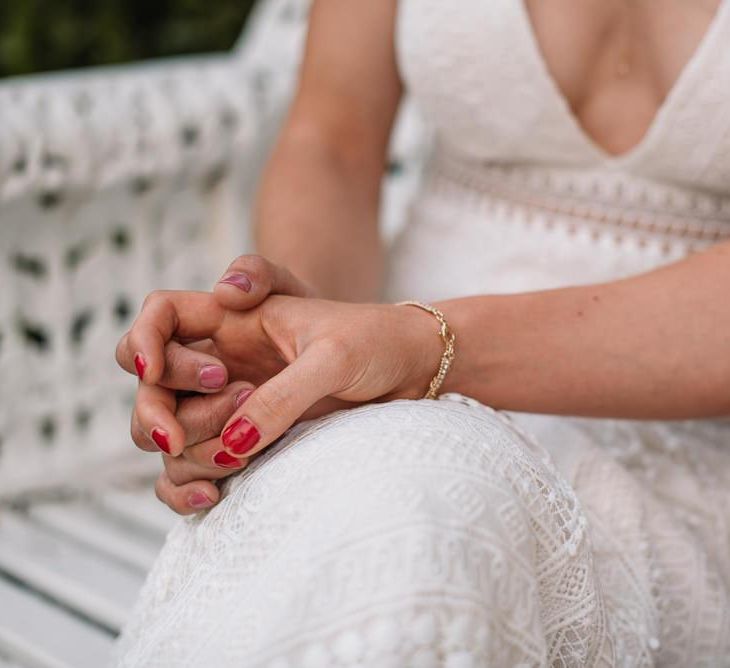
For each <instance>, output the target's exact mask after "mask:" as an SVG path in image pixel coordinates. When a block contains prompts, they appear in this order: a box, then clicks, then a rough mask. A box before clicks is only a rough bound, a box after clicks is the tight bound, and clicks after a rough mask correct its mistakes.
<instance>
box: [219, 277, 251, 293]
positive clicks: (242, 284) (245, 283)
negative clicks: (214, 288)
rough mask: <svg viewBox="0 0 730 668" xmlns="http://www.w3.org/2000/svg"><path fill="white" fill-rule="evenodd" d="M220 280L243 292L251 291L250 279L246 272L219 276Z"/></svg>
mask: <svg viewBox="0 0 730 668" xmlns="http://www.w3.org/2000/svg"><path fill="white" fill-rule="evenodd" d="M220 282H221V283H227V284H228V285H233V286H235V287H237V288H238V289H239V290H243V291H244V292H251V288H252V287H253V283H251V279H250V278H249V277H248V276H246V274H228V276H224V277H223V278H221V280H220Z"/></svg>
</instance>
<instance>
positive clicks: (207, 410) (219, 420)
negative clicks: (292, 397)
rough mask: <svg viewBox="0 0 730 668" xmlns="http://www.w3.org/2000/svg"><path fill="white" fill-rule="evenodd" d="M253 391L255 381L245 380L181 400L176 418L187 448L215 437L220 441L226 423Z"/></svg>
mask: <svg viewBox="0 0 730 668" xmlns="http://www.w3.org/2000/svg"><path fill="white" fill-rule="evenodd" d="M253 390H254V386H253V385H252V384H251V383H246V382H242V381H241V382H235V383H231V384H230V385H228V386H227V387H226V388H225V389H224V390H223V391H222V392H218V393H216V394H206V395H201V396H195V397H189V398H186V399H178V402H177V413H176V415H175V417H176V419H177V421H178V423H179V424H180V426H181V427H182V429H183V432H184V434H185V436H184V444H183V445H184V446H185V448H188V449H189V446H192V445H194V444H196V443H200V442H201V441H205V440H207V439H210V438H214V437H215V438H216V440H218V436H219V435H220V433H221V429H223V426H224V425H225V424H226V422H227V421H228V419H229V418H230V417H231V415H233V413H234V412H235V411H236V409H237V408H239V407H240V406H241V405H242V404H243V402H244V401H246V399H247V398H248V397H249V396H250V394H251V392H253Z"/></svg>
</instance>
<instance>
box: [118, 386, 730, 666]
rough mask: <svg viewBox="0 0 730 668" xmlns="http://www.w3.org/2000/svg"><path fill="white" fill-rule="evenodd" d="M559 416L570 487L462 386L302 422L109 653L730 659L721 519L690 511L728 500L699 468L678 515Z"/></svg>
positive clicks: (608, 661)
mask: <svg viewBox="0 0 730 668" xmlns="http://www.w3.org/2000/svg"><path fill="white" fill-rule="evenodd" d="M538 426H539V425H538ZM543 426H544V425H543ZM562 432H563V436H565V437H566V438H567V437H569V436H570V441H571V443H573V444H574V445H575V444H578V445H579V448H580V450H581V451H582V454H581V457H580V459H579V465H578V466H575V467H573V468H574V475H573V480H572V484H570V483H569V481H568V480H566V478H565V476H563V475H561V473H560V472H559V470H558V469H556V467H555V466H554V464H553V462H552V459H551V457H550V456H549V455H548V453H547V452H546V451H545V449H543V448H542V447H540V446H539V445H537V444H536V442H535V441H534V440H533V438H531V437H529V436H527V435H525V433H524V432H523V431H522V430H521V429H519V428H518V427H517V426H516V425H515V424H514V421H513V420H511V419H510V418H509V417H507V416H505V415H503V414H500V413H497V412H495V411H492V410H491V409H488V408H486V407H484V406H482V405H480V404H478V403H477V402H475V401H472V400H469V399H466V398H464V397H461V396H459V395H445V396H444V397H442V398H441V399H440V400H439V401H426V400H423V401H396V402H392V403H389V404H381V405H373V406H366V407H363V408H359V409H355V410H352V411H345V412H340V413H336V414H333V415H331V416H328V417H326V418H323V419H321V420H317V421H313V422H309V423H305V424H302V425H299V426H297V427H296V428H295V429H293V430H292V431H291V432H290V433H289V434H288V435H287V436H286V437H285V438H284V439H283V440H282V441H281V442H280V443H279V444H277V445H276V446H275V447H274V448H272V449H271V450H269V451H268V452H267V453H266V454H264V455H263V456H262V457H260V458H259V459H258V460H256V461H255V462H254V463H253V464H252V465H251V466H250V467H249V468H248V469H247V470H246V471H245V472H243V473H242V474H240V475H238V476H236V477H234V478H232V479H231V480H230V482H229V483H228V485H227V489H226V494H225V498H224V500H223V501H222V502H221V503H220V505H219V506H217V507H216V508H214V509H213V510H211V511H210V512H208V513H206V514H202V515H200V516H197V517H194V518H192V519H185V520H181V522H180V524H179V525H178V526H177V528H176V529H175V530H173V532H172V533H171V535H170V536H169V538H168V541H167V544H166V546H165V548H164V550H163V553H162V555H161V556H160V558H159V560H158V562H157V564H156V566H155V568H154V570H153V571H152V573H151V574H150V576H149V579H148V582H147V584H146V586H145V588H144V590H143V593H142V596H141V599H140V601H139V602H138V605H137V608H136V611H135V613H134V615H133V617H132V620H131V622H130V624H129V625H128V627H127V629H126V631H125V633H124V635H123V638H122V641H121V643H120V645H119V647H118V659H117V663H116V665H117V666H120V667H121V666H124V667H130V668H131V667H132V666H134V667H135V668H137V667H139V666H145V668H153V667H160V668H162V667H165V668H173V667H175V668H182V667H184V666H196V667H197V666H201V665H204V666H221V667H229V666H230V667H232V666H252V667H254V666H256V667H258V666H262V667H264V666H265V667H270V668H274V667H284V666H290V667H292V668H314V667H317V668H319V667H325V666H342V667H345V666H348V667H350V666H352V667H355V666H368V667H371V666H372V667H373V668H375V667H377V668H384V667H389V666H392V667H396V666H397V667H399V668H401V667H403V666H423V667H427V666H450V667H451V666H453V667H466V666H517V665H524V666H548V665H549V666H554V665H559V666H576V667H577V666H614V665H621V666H650V665H654V664H655V663H656V664H658V665H665V666H689V665H692V666H701V665H706V666H720V665H730V664H728V663H727V662H728V657H730V628H729V619H728V594H727V589H726V587H725V584H726V582H727V562H725V563H720V562H719V560H720V559H721V558H724V557H725V556H726V553H722V552H721V546H720V543H722V538H721V536H720V535H719V533H720V532H723V531H725V534H724V538H725V541H726V539H727V533H726V529H727V527H726V526H724V525H722V524H719V525H715V527H714V529H715V531H717V532H718V533H716V534H715V535H714V537H713V536H712V535H711V534H708V533H707V532H706V531H705V530H706V529H709V528H710V527H709V525H708V526H704V527H701V524H702V523H703V522H707V520H708V519H709V518H710V517H715V518H716V519H718V520H719V519H720V518H721V517H723V515H722V510H721V508H717V509H716V511H717V512H715V511H713V509H712V508H706V507H702V506H701V504H700V501H701V500H702V499H706V497H705V496H703V494H704V492H703V491H702V490H701V489H700V488H699V484H700V479H699V477H698V471H687V472H686V475H684V474H683V476H682V480H681V482H682V484H683V486H684V487H683V490H682V491H683V492H685V493H688V500H689V502H688V503H687V504H686V505H687V506H691V505H692V502H696V503H698V504H700V505H698V506H697V507H696V508H692V509H690V508H684V509H683V510H684V511H687V512H689V513H690V514H686V515H685V514H682V515H678V514H677V513H676V512H675V511H676V510H677V508H675V505H674V503H673V502H672V501H669V500H668V499H667V497H666V495H665V494H664V493H663V492H662V489H661V487H659V488H654V486H651V485H649V486H647V485H646V484H645V481H644V480H642V479H640V478H639V477H637V476H636V475H634V474H633V473H632V472H631V471H630V470H628V469H627V468H626V467H624V466H622V464H621V463H620V462H618V461H616V460H615V459H614V458H613V457H610V456H608V455H607V454H606V453H605V452H604V451H603V450H602V448H601V447H600V446H598V445H596V444H595V443H592V442H591V438H590V430H586V429H584V428H583V427H582V425H581V424H580V421H577V422H576V424H570V425H568V424H567V423H566V424H564V425H563V427H562ZM617 436H620V433H619V432H617ZM704 473H705V474H706V473H707V472H704ZM674 482H675V483H676V482H678V481H674ZM692 484H694V485H695V486H696V487H695V489H692V487H691V486H692ZM688 486H689V487H688ZM677 491H679V490H677ZM695 493H696V494H697V495H696V496H695ZM724 508H727V505H725V506H724ZM691 512H694V513H695V514H696V516H697V517H699V523H696V522H695V521H693V520H692V517H693V515H692V514H691ZM725 547H726V545H725ZM723 662H725V663H723Z"/></svg>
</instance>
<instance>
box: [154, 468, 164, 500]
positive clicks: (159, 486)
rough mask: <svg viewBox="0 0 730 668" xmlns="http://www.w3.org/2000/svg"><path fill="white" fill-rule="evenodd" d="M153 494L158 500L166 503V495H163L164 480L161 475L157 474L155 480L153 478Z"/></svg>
mask: <svg viewBox="0 0 730 668" xmlns="http://www.w3.org/2000/svg"><path fill="white" fill-rule="evenodd" d="M155 496H156V497H157V499H158V500H159V501H162V503H164V504H167V497H166V495H165V481H164V480H163V478H162V475H159V476H157V480H155Z"/></svg>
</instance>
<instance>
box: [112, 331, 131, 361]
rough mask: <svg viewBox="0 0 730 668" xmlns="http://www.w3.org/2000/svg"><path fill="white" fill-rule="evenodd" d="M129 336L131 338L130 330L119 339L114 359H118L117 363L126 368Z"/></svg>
mask: <svg viewBox="0 0 730 668" xmlns="http://www.w3.org/2000/svg"><path fill="white" fill-rule="evenodd" d="M128 338H129V332H125V333H124V336H122V338H121V339H119V342H118V343H117V347H116V348H115V349H114V359H115V360H116V362H117V364H118V365H119V366H120V367H122V368H124V361H125V352H126V350H127V340H128Z"/></svg>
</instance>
